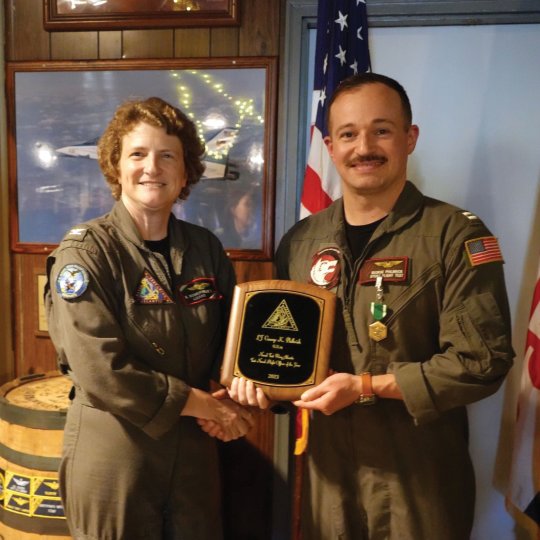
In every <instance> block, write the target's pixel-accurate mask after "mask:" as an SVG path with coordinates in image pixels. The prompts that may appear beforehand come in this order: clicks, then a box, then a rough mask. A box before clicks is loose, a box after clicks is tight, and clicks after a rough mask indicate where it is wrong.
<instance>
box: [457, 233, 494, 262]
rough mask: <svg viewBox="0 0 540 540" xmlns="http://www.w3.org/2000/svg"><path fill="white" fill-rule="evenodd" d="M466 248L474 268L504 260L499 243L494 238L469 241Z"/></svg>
mask: <svg viewBox="0 0 540 540" xmlns="http://www.w3.org/2000/svg"><path fill="white" fill-rule="evenodd" d="M465 246H466V249H467V253H468V254H469V260H470V261H471V264H472V265H473V266H478V265H479V264H484V263H488V262H492V261H502V260H503V257H502V253H501V249H500V248H499V242H498V240H497V239H496V238H495V237H494V236H486V237H484V238H477V239H475V240H469V241H467V242H465Z"/></svg>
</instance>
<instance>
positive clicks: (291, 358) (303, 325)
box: [234, 291, 324, 386]
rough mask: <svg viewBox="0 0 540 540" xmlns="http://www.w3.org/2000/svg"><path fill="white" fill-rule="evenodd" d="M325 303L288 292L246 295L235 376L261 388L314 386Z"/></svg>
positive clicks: (308, 296)
mask: <svg viewBox="0 0 540 540" xmlns="http://www.w3.org/2000/svg"><path fill="white" fill-rule="evenodd" d="M323 305H324V302H323V301H322V300H320V299H319V298H315V297H312V296H310V295H306V294H302V293H296V292H290V291H277V292H274V291H272V292H264V291H263V292H254V293H247V294H246V298H245V304H244V312H243V321H242V334H241V336H240V343H239V347H238V356H237V362H236V369H235V373H234V374H235V375H236V376H238V377H245V378H248V379H251V380H253V381H254V382H256V383H258V384H263V385H264V384H266V385H272V386H282V385H283V386H285V385H287V386H301V385H309V384H313V382H314V376H315V375H314V373H315V369H316V361H317V353H318V347H319V339H320V327H321V321H322V315H323Z"/></svg>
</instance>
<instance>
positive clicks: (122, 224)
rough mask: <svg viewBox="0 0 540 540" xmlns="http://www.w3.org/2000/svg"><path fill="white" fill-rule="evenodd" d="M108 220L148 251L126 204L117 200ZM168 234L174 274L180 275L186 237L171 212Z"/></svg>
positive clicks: (186, 244)
mask: <svg viewBox="0 0 540 540" xmlns="http://www.w3.org/2000/svg"><path fill="white" fill-rule="evenodd" d="M109 220H110V222H111V223H112V225H114V227H115V228H116V229H117V230H118V231H119V232H120V233H121V234H122V235H123V236H124V237H125V238H127V239H128V240H129V241H130V242H131V243H132V244H135V246H137V247H138V248H139V249H142V250H144V251H149V249H148V248H147V246H146V243H145V241H144V239H143V237H142V235H141V233H140V231H139V228H138V227H137V224H136V223H135V221H134V219H133V218H132V217H131V214H130V213H129V212H128V210H127V208H126V206H125V205H124V203H123V202H122V200H119V201H117V202H116V203H115V205H114V206H113V209H112V210H111V213H110V214H109ZM168 235H169V239H170V246H171V248H170V249H171V261H172V264H173V267H174V271H175V273H176V274H178V275H180V273H181V271H182V257H183V254H184V252H185V251H186V249H187V248H188V245H189V242H188V238H187V236H186V234H185V232H184V230H183V227H182V222H181V221H180V220H178V219H176V217H175V216H174V215H173V214H171V216H170V218H169V224H168Z"/></svg>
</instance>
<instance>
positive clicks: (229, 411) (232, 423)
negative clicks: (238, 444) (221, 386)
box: [181, 388, 254, 442]
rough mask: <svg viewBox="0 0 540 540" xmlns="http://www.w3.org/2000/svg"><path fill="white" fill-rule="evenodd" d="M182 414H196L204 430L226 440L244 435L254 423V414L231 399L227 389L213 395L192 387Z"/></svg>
mask: <svg viewBox="0 0 540 540" xmlns="http://www.w3.org/2000/svg"><path fill="white" fill-rule="evenodd" d="M181 414H182V416H194V417H195V418H197V422H198V423H199V424H200V425H201V426H202V427H203V430H204V431H206V432H207V433H208V434H209V435H212V436H213V437H217V438H219V439H221V440H222V441H225V442H227V441H232V440H234V439H238V437H242V436H243V435H245V434H246V433H247V432H248V431H249V430H250V429H251V427H252V426H253V424H254V415H253V414H252V413H251V412H250V411H249V410H247V409H245V408H244V407H241V406H240V405H238V403H235V402H234V401H232V400H231V399H229V397H228V395H227V392H226V390H223V391H221V390H220V391H218V392H216V395H215V396H213V395H210V394H208V393H206V392H203V391H202V390H197V389H196V388H192V389H191V391H190V393H189V397H188V400H187V402H186V405H185V407H184V409H183V411H182V413H181ZM210 422H211V423H210Z"/></svg>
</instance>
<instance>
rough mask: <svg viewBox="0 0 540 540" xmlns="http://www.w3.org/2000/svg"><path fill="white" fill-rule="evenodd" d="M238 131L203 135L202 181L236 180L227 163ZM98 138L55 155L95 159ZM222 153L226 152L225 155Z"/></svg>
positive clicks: (211, 132) (218, 131)
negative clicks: (204, 148) (203, 165)
mask: <svg viewBox="0 0 540 540" xmlns="http://www.w3.org/2000/svg"><path fill="white" fill-rule="evenodd" d="M237 134H238V130H237V129H234V128H230V127H226V128H223V129H218V130H215V131H210V132H208V133H206V134H205V136H204V138H205V144H206V157H205V158H204V164H205V165H206V169H205V171H204V175H203V176H202V179H203V180H238V177H239V173H238V172H237V171H234V170H232V169H234V168H236V165H234V164H233V163H230V162H229V155H228V150H229V148H230V147H231V146H232V145H233V143H234V139H235V138H236V136H237ZM98 141H99V137H97V138H95V139H91V140H90V141H86V142H83V143H80V144H74V145H72V146H64V147H62V148H57V149H56V153H57V154H60V156H61V157H63V156H67V157H74V158H88V159H97V144H98ZM223 151H225V152H227V153H226V154H224V153H223Z"/></svg>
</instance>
